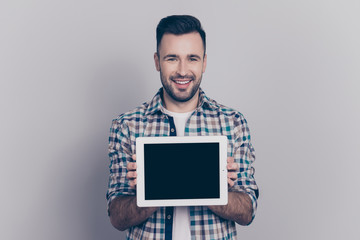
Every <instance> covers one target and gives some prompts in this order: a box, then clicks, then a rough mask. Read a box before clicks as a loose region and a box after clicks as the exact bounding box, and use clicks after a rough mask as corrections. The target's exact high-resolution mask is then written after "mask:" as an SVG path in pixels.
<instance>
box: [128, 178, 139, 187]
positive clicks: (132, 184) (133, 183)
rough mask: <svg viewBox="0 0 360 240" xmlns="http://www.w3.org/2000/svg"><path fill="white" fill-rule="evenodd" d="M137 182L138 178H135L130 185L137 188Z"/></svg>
mask: <svg viewBox="0 0 360 240" xmlns="http://www.w3.org/2000/svg"><path fill="white" fill-rule="evenodd" d="M136 183H137V181H136V179H134V180H132V181H130V182H129V185H130V187H131V188H136Z"/></svg>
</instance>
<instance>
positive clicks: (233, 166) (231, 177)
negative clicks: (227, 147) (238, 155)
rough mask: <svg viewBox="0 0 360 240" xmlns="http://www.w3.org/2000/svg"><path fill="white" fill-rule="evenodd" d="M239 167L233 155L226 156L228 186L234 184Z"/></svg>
mask: <svg viewBox="0 0 360 240" xmlns="http://www.w3.org/2000/svg"><path fill="white" fill-rule="evenodd" d="M239 168H240V166H239V164H238V163H236V162H234V158H233V157H228V158H227V170H228V173H227V181H228V184H229V187H230V188H231V187H232V186H234V184H235V181H236V179H237V178H238V175H237V172H238V171H239Z"/></svg>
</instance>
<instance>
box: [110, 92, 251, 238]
mask: <svg viewBox="0 0 360 240" xmlns="http://www.w3.org/2000/svg"><path fill="white" fill-rule="evenodd" d="M161 99H162V89H160V90H159V92H158V93H157V94H156V95H155V97H154V98H153V99H152V100H151V101H150V102H147V103H144V104H143V105H141V106H140V107H138V108H136V109H134V110H133V111H130V112H127V113H124V114H121V115H120V116H118V118H116V119H114V120H113V122H112V126H111V129H110V137H109V157H110V166H109V168H110V177H109V185H108V191H107V194H106V197H107V201H108V206H109V204H110V202H111V201H112V200H113V199H114V198H115V197H117V196H122V195H135V194H136V191H135V189H133V188H130V185H129V180H128V179H127V178H126V173H127V169H126V166H127V163H128V162H129V161H132V160H131V156H132V155H133V154H135V149H136V148H135V142H136V141H135V140H136V138H137V137H150V136H151V137H154V136H159V137H160V136H169V135H170V124H169V117H168V116H167V115H166V114H165V113H163V112H162V100H161ZM209 135H224V136H227V138H228V156H232V157H234V159H235V162H237V163H239V165H240V168H239V171H238V179H237V181H236V182H235V185H234V186H233V187H231V188H229V191H232V192H245V193H247V194H248V195H249V197H250V198H251V200H252V206H253V218H254V216H255V211H256V208H257V197H258V187H257V185H256V182H255V179H254V168H253V167H252V166H251V164H252V163H253V162H254V160H255V151H254V148H253V146H252V144H251V142H250V132H249V128H248V126H247V122H246V120H245V118H244V116H243V115H242V114H241V113H239V112H237V111H235V110H233V109H230V108H227V107H225V106H223V105H220V104H218V103H217V102H216V101H214V100H212V99H210V98H208V97H207V96H206V95H205V93H204V92H203V91H202V90H201V89H200V95H199V105H198V107H197V109H196V110H195V111H194V112H193V113H192V115H191V116H190V117H189V119H188V121H187V123H186V127H185V136H209ZM190 224H191V226H190V229H191V238H192V239H236V228H235V223H234V222H233V221H228V220H225V219H223V218H221V217H219V216H217V215H215V214H214V213H213V212H212V211H211V210H210V209H208V208H207V207H206V206H192V207H190ZM127 238H128V239H165V207H162V208H159V210H158V211H156V212H155V213H154V214H153V215H152V216H150V217H149V218H148V219H147V220H146V221H145V222H144V223H142V224H140V225H138V226H134V227H131V228H130V229H128V231H127Z"/></svg>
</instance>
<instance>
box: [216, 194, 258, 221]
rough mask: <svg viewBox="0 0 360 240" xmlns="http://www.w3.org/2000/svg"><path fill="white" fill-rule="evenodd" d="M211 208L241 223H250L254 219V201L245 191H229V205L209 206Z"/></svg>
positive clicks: (219, 214) (221, 215)
mask: <svg viewBox="0 0 360 240" xmlns="http://www.w3.org/2000/svg"><path fill="white" fill-rule="evenodd" d="M209 209H210V210H211V211H213V212H214V213H215V214H216V215H218V216H220V217H222V218H225V219H228V220H231V221H234V222H236V223H238V224H240V225H248V224H250V223H251V220H252V202H251V199H250V197H249V196H248V194H247V193H244V192H229V195H228V204H227V205H225V206H209Z"/></svg>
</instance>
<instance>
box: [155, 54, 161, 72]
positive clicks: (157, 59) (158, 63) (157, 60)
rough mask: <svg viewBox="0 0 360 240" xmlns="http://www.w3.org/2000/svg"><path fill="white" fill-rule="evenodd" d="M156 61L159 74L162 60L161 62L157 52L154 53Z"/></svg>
mask: <svg viewBox="0 0 360 240" xmlns="http://www.w3.org/2000/svg"><path fill="white" fill-rule="evenodd" d="M154 61H155V68H156V70H157V71H158V72H159V71H160V60H159V55H158V53H157V52H155V53H154Z"/></svg>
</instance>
